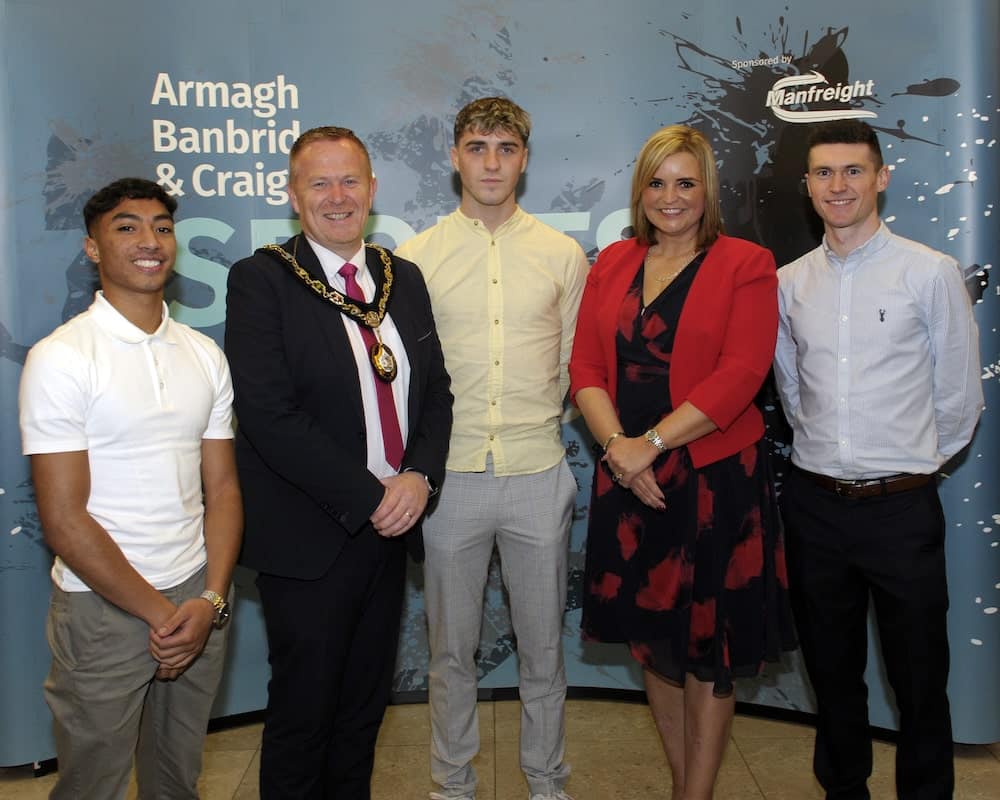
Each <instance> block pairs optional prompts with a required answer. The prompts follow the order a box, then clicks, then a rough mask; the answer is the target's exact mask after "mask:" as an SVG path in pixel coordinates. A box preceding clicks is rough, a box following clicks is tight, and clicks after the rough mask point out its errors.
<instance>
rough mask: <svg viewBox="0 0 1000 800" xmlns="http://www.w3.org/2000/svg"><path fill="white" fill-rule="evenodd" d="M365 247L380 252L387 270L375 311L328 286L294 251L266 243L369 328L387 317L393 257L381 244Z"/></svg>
mask: <svg viewBox="0 0 1000 800" xmlns="http://www.w3.org/2000/svg"><path fill="white" fill-rule="evenodd" d="M298 244H299V243H298V240H296V242H295V246H296V250H297V249H298ZM365 247H371V248H372V249H373V250H375V252H377V253H378V255H379V258H380V259H381V260H382V266H383V267H384V272H385V282H384V284H383V286H382V295H381V296H380V297H379V299H378V308H377V309H376V310H374V311H365V310H364V309H363V308H360V307H359V306H358V305H356V304H355V303H354V302H352V301H351V300H350V298H348V297H346V296H345V295H343V294H341V293H340V292H338V291H337V290H336V289H333V288H332V287H330V286H328V285H327V284H326V283H324V282H323V281H321V280H317V279H316V278H314V277H313V276H312V275H310V274H309V273H308V272H306V270H305V269H304V268H303V266H302V265H301V264H299V262H298V259H296V258H295V254H294V253H289V252H288V251H287V250H285V249H284V248H283V247H281V246H280V245H276V244H269V245H265V247H264V249H265V250H268V251H270V252H272V253H275V254H276V255H278V256H279V257H280V258H281V259H282V260H283V261H285V262H286V263H287V264H288V265H289V266H290V267H291V268H292V271H293V272H294V273H295V275H296V276H298V278H299V279H300V280H301V281H302V282H303V283H304V284H305V285H306V286H308V287H309V288H310V289H312V290H313V291H314V292H316V294H318V295H319V296H320V297H322V298H323V299H324V300H326V301H328V302H330V303H333V304H334V305H335V306H336V307H337V308H339V309H340V310H341V311H342V312H343V313H345V314H347V316H349V317H351V319H354V320H357V321H358V322H360V323H361V324H362V325H366V326H367V327H369V328H377V327H378V326H379V325H380V324H382V319H383V318H384V317H385V309H386V306H387V305H388V303H389V294H390V292H391V290H392V280H393V279H392V259H391V258H390V257H389V252H388V251H387V250H386V249H385V248H384V247H381V246H380V245H377V244H371V243H366V244H365Z"/></svg>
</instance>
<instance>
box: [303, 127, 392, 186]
mask: <svg viewBox="0 0 1000 800" xmlns="http://www.w3.org/2000/svg"><path fill="white" fill-rule="evenodd" d="M342 139H346V140H347V141H349V142H354V144H356V145H357V146H358V148H359V149H360V150H361V152H362V154H364V157H365V161H366V162H367V163H368V176H369V177H371V176H372V175H374V174H375V173H374V171H373V170H372V158H371V156H370V155H368V148H367V147H365V143H364V142H362V141H361V139H360V138H358V135H357V134H356V133H355V132H354V131H352V130H351V129H350V128H338V127H337V126H336V125H321V126H320V127H318V128H310V129H309V130H307V131H306V132H305V133H303V134H301V135H300V136H299V138H298V139H296V140H295V143H294V144H293V145H292V149H291V150H289V151H288V179H289V180H291V178H292V173H293V172H294V171H295V159H296V157H297V156H298V154H299V153H301V152H302V151H303V150H304V149H305V148H306V147H307V146H308V145H311V144H312V143H313V142H339V141H341V140H342Z"/></svg>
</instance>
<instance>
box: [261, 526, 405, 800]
mask: <svg viewBox="0 0 1000 800" xmlns="http://www.w3.org/2000/svg"><path fill="white" fill-rule="evenodd" d="M405 574H406V549H405V547H404V545H403V542H402V540H401V539H384V538H382V537H381V536H379V535H378V534H376V533H375V532H374V530H373V529H372V528H371V527H370V526H369V527H367V528H366V529H365V530H364V531H362V532H361V533H360V534H358V535H357V536H355V537H354V538H352V539H349V540H348V541H347V543H346V544H345V545H344V549H343V550H342V552H341V553H340V555H339V556H338V558H337V560H336V561H335V562H334V564H333V566H331V567H330V569H329V570H328V571H327V573H326V574H325V575H324V576H323V577H322V578H320V579H318V580H315V581H303V580H296V579H294V578H283V577H278V576H275V575H267V574H261V575H259V576H258V578H257V588H258V589H259V591H260V598H261V604H262V606H263V610H264V623H265V626H266V630H267V643H268V661H269V663H270V665H271V680H270V682H269V683H268V700H267V715H266V717H265V722H264V734H263V739H262V747H261V764H260V796H261V799H262V800H369V798H370V796H371V789H370V783H371V774H372V766H373V764H374V760H375V740H376V738H377V736H378V730H379V726H380V725H381V723H382V716H383V714H384V713H385V707H386V705H387V704H388V701H389V692H390V689H391V688H392V676H393V670H394V667H395V661H396V645H397V640H398V639H399V623H400V614H401V611H402V601H403V586H404V581H405Z"/></svg>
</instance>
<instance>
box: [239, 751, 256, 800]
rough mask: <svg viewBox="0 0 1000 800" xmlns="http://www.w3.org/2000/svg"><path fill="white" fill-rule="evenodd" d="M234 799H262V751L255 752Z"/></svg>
mask: <svg viewBox="0 0 1000 800" xmlns="http://www.w3.org/2000/svg"><path fill="white" fill-rule="evenodd" d="M233 800H260V751H259V750H258V751H257V752H256V753H254V757H253V758H252V759H251V760H250V766H248V767H247V771H246V773H244V775H243V780H242V781H241V782H240V785H239V787H237V789H236V794H234V795H233Z"/></svg>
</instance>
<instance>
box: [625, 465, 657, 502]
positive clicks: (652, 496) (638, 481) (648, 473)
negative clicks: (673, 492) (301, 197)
mask: <svg viewBox="0 0 1000 800" xmlns="http://www.w3.org/2000/svg"><path fill="white" fill-rule="evenodd" d="M626 488H627V489H631V490H632V494H634V495H635V496H636V497H638V498H639V500H641V501H642V502H643V503H645V504H646V505H647V506H649V507H650V508H652V509H653V510H654V511H665V510H666V508H667V503H666V499H665V498H664V496H663V490H662V489H661V488H660V485H659V484H658V483H657V482H656V476H655V475H654V474H653V468H652V467H646V469H644V470H643V471H642V472H640V473H639V474H638V475H636V476H635V477H634V478H633V479H632V483H631V484H630V485H629V486H627V487H626Z"/></svg>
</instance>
